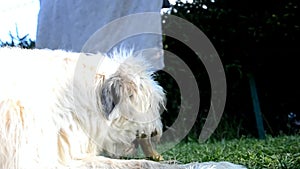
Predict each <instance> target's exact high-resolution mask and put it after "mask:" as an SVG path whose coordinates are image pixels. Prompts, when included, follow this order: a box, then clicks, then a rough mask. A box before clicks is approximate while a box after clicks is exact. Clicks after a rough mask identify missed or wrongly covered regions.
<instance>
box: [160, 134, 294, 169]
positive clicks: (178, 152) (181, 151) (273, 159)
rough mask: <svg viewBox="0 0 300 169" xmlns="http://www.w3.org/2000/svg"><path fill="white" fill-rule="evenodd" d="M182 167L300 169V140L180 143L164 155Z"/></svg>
mask: <svg viewBox="0 0 300 169" xmlns="http://www.w3.org/2000/svg"><path fill="white" fill-rule="evenodd" d="M162 155H163V156H164V158H165V160H177V161H180V162H182V163H189V162H195V161H198V162H206V161H229V162H233V163H236V164H242V165H245V166H246V167H248V168H249V169H252V168H270V169H273V168H274V169H275V168H282V169H300V136H279V137H275V138H272V137H267V138H266V140H258V139H254V138H241V139H235V140H228V141H227V140H223V141H221V142H212V141H211V142H210V141H208V142H207V143H204V144H199V143H197V142H188V143H180V144H178V145H176V146H175V147H174V148H172V149H170V150H168V151H166V152H164V153H163V154H162Z"/></svg>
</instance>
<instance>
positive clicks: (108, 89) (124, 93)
mask: <svg viewBox="0 0 300 169" xmlns="http://www.w3.org/2000/svg"><path fill="white" fill-rule="evenodd" d="M148 68H149V65H147V64H146V62H144V61H143V60H142V59H141V58H136V57H129V58H126V59H125V60H124V61H123V62H122V63H121V64H120V66H119V68H118V69H117V71H116V72H115V73H113V74H112V75H111V76H110V77H109V78H107V79H105V80H104V82H103V84H102V85H99V88H98V92H99V93H100V95H99V98H98V104H101V105H99V107H102V112H103V116H104V118H105V121H106V122H107V127H108V129H107V135H106V138H105V140H104V141H103V145H102V146H103V148H104V150H106V152H108V153H109V155H112V156H117V157H119V156H123V155H128V154H132V153H133V152H134V150H135V148H136V146H137V144H140V145H141V146H142V149H143V150H144V153H145V155H146V156H150V157H151V158H154V159H155V158H159V157H155V156H157V155H158V154H157V153H156V151H155V150H154V149H153V147H151V140H153V138H154V137H155V139H156V140H157V139H159V138H160V137H161V135H162V123H161V119H160V111H161V110H162V108H164V103H165V94H164V91H163V89H162V87H160V86H159V85H158V83H157V82H156V81H154V79H153V74H152V73H151V72H150V71H148V70H149V69H148ZM151 137H153V138H152V139H151Z"/></svg>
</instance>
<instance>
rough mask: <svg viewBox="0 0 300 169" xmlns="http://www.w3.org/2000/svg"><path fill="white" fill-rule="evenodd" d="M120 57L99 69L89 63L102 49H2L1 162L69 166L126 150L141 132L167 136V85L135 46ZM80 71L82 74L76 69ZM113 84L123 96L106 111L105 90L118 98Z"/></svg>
mask: <svg viewBox="0 0 300 169" xmlns="http://www.w3.org/2000/svg"><path fill="white" fill-rule="evenodd" d="M98 55H99V57H103V56H101V54H98ZM114 55H116V56H115V57H113V58H112V59H108V58H105V59H106V60H105V61H103V64H102V65H103V66H104V65H105V64H111V65H109V66H108V65H105V67H106V68H105V69H103V68H102V67H101V64H100V68H98V72H97V67H95V66H90V65H85V61H82V58H85V57H87V59H90V58H91V57H97V56H96V55H95V56H90V55H85V54H79V53H71V52H64V51H59V50H57V51H51V50H37V49H35V50H24V49H18V48H2V49H0V77H1V82H0V134H1V135H0V168H7V169H8V168H28V169H29V168H30V169H32V168H55V167H57V166H60V165H66V166H68V165H70V164H72V161H74V160H81V159H86V158H89V157H91V156H96V155H98V154H99V153H101V152H103V151H104V150H105V151H106V152H108V153H109V154H110V155H115V156H119V155H126V154H127V153H131V151H132V149H133V148H134V147H133V145H132V142H133V140H134V139H135V138H136V133H137V131H140V132H144V133H147V134H149V135H151V132H153V131H155V130H156V131H157V132H158V133H159V135H161V134H162V131H161V128H162V124H161V121H160V118H159V108H160V106H161V105H162V104H163V102H164V93H163V90H162V88H161V87H160V86H158V84H157V83H156V82H155V81H154V80H153V79H152V75H151V73H149V72H147V64H144V62H143V61H142V60H141V59H138V58H134V57H132V56H131V55H132V52H130V51H129V52H127V51H122V52H120V53H117V52H115V53H114ZM118 55H121V56H118ZM79 58H80V59H81V61H78V60H79ZM107 59H108V60H107ZM112 63H113V64H112ZM75 69H79V70H80V73H82V72H83V74H82V75H80V73H79V75H76V74H74V72H76V71H75ZM81 69H82V70H83V71H82V70H81ZM105 70H107V72H106V71H105ZM111 70H113V71H111ZM84 71H86V72H84ZM95 73H96V74H95ZM90 75H94V76H93V77H94V78H95V79H93V80H94V82H95V83H93V84H89V82H91V81H89V80H91V79H89V78H88V77H86V76H90ZM97 75H98V76H100V77H97ZM111 77H112V78H111ZM97 78H102V80H97ZM116 83H117V84H116ZM104 88H106V89H107V90H105V91H106V92H108V93H105V92H104V90H103V89H104ZM110 90H115V92H117V93H116V94H117V95H118V97H119V98H120V101H119V103H118V104H117V105H115V107H114V109H113V111H112V112H111V113H110V114H109V117H106V114H107V113H105V112H103V104H111V103H104V102H102V101H101V95H102V97H104V98H105V97H111V96H109V95H111V93H109V92H111V91H110ZM138 113H141V114H140V115H139V114H138ZM135 115H137V117H138V118H139V117H143V118H144V119H136V118H134V116H135ZM147 116H148V117H149V118H150V119H149V118H148V120H149V121H147Z"/></svg>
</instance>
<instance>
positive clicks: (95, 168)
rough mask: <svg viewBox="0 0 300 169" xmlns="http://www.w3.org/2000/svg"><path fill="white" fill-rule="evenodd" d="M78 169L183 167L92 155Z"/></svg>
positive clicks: (169, 168) (159, 168) (165, 168)
mask: <svg viewBox="0 0 300 169" xmlns="http://www.w3.org/2000/svg"><path fill="white" fill-rule="evenodd" d="M82 162H83V163H82V164H81V165H77V166H76V167H74V166H72V167H70V168H76V169H183V167H180V166H178V165H175V164H174V165H170V164H162V163H158V162H154V161H148V160H119V159H111V158H106V157H102V156H97V157H92V158H89V159H86V160H84V161H82Z"/></svg>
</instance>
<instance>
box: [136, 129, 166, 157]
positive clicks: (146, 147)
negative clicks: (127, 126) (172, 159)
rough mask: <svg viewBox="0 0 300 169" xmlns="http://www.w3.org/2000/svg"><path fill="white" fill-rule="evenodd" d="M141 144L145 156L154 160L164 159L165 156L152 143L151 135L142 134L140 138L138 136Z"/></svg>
mask: <svg viewBox="0 0 300 169" xmlns="http://www.w3.org/2000/svg"><path fill="white" fill-rule="evenodd" d="M137 141H138V143H139V145H140V146H141V148H142V150H143V152H144V154H145V156H146V157H147V158H149V159H150V160H153V161H163V160H164V159H163V156H162V155H160V154H159V153H158V152H157V151H156V150H155V149H154V146H153V145H152V142H151V137H148V136H147V135H145V134H142V135H141V137H140V138H137Z"/></svg>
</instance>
